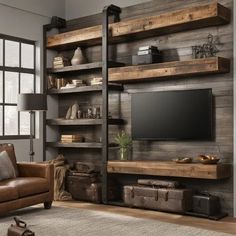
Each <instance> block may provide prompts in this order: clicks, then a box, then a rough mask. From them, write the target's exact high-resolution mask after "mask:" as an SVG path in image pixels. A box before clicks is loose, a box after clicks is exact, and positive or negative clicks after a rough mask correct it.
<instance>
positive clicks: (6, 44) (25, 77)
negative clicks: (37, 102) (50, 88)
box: [0, 34, 36, 139]
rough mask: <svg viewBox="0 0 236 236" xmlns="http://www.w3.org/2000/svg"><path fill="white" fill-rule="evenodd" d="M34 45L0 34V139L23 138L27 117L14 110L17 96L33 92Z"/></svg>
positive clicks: (27, 125)
mask: <svg viewBox="0 0 236 236" xmlns="http://www.w3.org/2000/svg"><path fill="white" fill-rule="evenodd" d="M35 58H36V57H35V42H34V41H31V40H27V39H22V38H16V37H11V36H7V35H1V34H0V138H1V139H7V138H25V137H26V136H28V135H29V134H30V116H29V113H27V112H18V111H17V95H18V94H19V93H35V90H36V81H35V80H36V73H35V71H36V70H35Z"/></svg>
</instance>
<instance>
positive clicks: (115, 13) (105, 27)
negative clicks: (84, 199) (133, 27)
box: [102, 5, 121, 204]
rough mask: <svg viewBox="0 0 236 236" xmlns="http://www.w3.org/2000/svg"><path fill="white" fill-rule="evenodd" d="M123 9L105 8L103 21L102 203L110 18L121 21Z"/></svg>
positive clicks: (104, 184) (105, 183)
mask: <svg viewBox="0 0 236 236" xmlns="http://www.w3.org/2000/svg"><path fill="white" fill-rule="evenodd" d="M120 13H121V9H120V8H119V7H117V6H115V5H110V6H107V7H104V9H103V21H102V79H103V80H102V202H103V203H104V204H107V203H108V196H107V187H108V186H107V182H108V181H107V161H108V152H109V149H108V148H109V137H108V135H109V132H108V105H109V101H108V92H109V91H108V55H109V53H108V45H109V16H114V17H115V21H117V20H118V19H119V14H120Z"/></svg>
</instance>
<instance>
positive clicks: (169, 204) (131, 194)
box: [123, 185, 192, 213]
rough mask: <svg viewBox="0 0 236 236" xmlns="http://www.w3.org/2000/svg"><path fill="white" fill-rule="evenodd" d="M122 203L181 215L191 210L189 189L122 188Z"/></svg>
mask: <svg viewBox="0 0 236 236" xmlns="http://www.w3.org/2000/svg"><path fill="white" fill-rule="evenodd" d="M123 198H124V203H125V204H126V205H128V206H130V207H139V208H145V209H152V210H159V211H168V212H178V213H183V212H186V211H189V210H191V209H192V190H191V189H174V188H173V189H169V188H156V187H152V186H141V185H138V186H135V185H133V186H132V185H128V186H124V196H123Z"/></svg>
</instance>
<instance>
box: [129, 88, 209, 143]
mask: <svg viewBox="0 0 236 236" xmlns="http://www.w3.org/2000/svg"><path fill="white" fill-rule="evenodd" d="M131 122H132V123H131V126H132V138H133V139H134V140H210V139H212V90H211V89H200V90H183V91H164V92H150V93H136V94H133V95H132V97H131Z"/></svg>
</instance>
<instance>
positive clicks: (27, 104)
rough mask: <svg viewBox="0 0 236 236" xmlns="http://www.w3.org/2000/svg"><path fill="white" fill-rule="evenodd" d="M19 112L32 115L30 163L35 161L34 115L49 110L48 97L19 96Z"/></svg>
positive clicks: (36, 95) (37, 95)
mask: <svg viewBox="0 0 236 236" xmlns="http://www.w3.org/2000/svg"><path fill="white" fill-rule="evenodd" d="M17 109H18V111H24V112H25V111H28V112H29V113H30V152H29V156H30V162H33V161H34V145H33V138H34V115H35V111H46V110H47V97H46V95H44V94H36V93H35V94H32V93H24V94H19V95H18V103H17Z"/></svg>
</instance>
